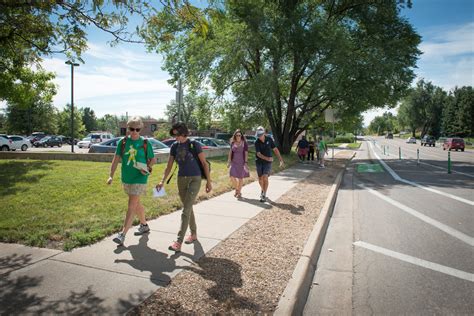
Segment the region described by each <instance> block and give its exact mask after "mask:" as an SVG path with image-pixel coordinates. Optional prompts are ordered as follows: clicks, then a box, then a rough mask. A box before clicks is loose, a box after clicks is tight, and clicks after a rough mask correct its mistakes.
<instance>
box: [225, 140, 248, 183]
mask: <svg viewBox="0 0 474 316" xmlns="http://www.w3.org/2000/svg"><path fill="white" fill-rule="evenodd" d="M231 150H232V160H231V162H230V176H231V177H234V178H240V179H241V178H247V177H248V176H249V170H248V167H247V166H245V159H244V151H248V146H247V144H246V143H243V142H242V143H241V144H240V145H237V144H236V143H232V145H231Z"/></svg>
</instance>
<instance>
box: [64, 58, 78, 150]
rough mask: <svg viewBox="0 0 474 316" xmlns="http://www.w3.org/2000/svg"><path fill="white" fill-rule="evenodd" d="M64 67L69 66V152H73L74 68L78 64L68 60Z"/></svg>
mask: <svg viewBox="0 0 474 316" xmlns="http://www.w3.org/2000/svg"><path fill="white" fill-rule="evenodd" d="M65 64H66V65H71V152H72V153H73V152H74V66H76V67H79V64H77V63H74V62H72V61H70V60H68V61H66V62H65Z"/></svg>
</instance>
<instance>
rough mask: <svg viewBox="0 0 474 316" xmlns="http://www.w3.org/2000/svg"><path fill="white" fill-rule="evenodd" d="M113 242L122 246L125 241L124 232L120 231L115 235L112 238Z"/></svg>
mask: <svg viewBox="0 0 474 316" xmlns="http://www.w3.org/2000/svg"><path fill="white" fill-rule="evenodd" d="M112 240H113V241H114V242H115V243H117V244H118V245H119V246H123V243H124V241H125V234H124V233H122V232H120V233H118V234H117V236H116V237H115V238H114V239H112Z"/></svg>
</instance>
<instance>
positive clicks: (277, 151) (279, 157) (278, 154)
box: [273, 147, 285, 168]
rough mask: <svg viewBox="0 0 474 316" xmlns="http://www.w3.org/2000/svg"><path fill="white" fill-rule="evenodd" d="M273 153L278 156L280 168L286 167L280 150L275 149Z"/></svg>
mask: <svg viewBox="0 0 474 316" xmlns="http://www.w3.org/2000/svg"><path fill="white" fill-rule="evenodd" d="M273 152H274V153H275V155H277V157H278V159H279V160H280V168H281V167H283V166H284V165H285V162H284V161H283V158H282V157H281V155H280V151H279V150H278V147H275V148H273Z"/></svg>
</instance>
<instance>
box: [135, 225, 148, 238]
mask: <svg viewBox="0 0 474 316" xmlns="http://www.w3.org/2000/svg"><path fill="white" fill-rule="evenodd" d="M149 231H150V227H148V225H143V224H140V226H139V227H138V229H137V231H136V232H135V233H134V235H135V236H140V235H143V234H145V233H148V232H149Z"/></svg>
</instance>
